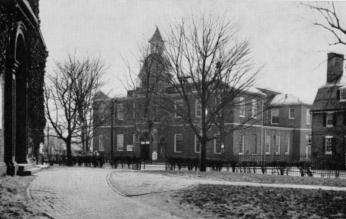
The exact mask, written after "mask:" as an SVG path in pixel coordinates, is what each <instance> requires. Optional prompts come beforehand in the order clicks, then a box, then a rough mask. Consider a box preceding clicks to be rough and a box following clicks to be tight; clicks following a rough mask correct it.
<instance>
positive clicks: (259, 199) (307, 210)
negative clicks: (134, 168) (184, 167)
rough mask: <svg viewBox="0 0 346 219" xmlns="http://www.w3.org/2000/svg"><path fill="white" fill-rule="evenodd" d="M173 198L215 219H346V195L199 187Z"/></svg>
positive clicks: (260, 188) (341, 193) (174, 195)
mask: <svg viewBox="0 0 346 219" xmlns="http://www.w3.org/2000/svg"><path fill="white" fill-rule="evenodd" d="M172 197H173V198H174V199H177V200H178V201H179V203H180V205H181V206H182V207H184V208H190V209H191V210H194V211H196V212H199V214H201V215H214V216H213V218H216V217H218V218H345V217H346V192H335V191H321V190H302V189H287V188H285V189H284V188H268V187H247V186H227V185H197V186H194V187H190V188H187V189H183V190H180V191H178V192H176V193H175V194H173V195H172ZM207 217H208V216H207ZM209 217H210V216H209Z"/></svg>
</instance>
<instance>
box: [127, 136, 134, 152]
mask: <svg viewBox="0 0 346 219" xmlns="http://www.w3.org/2000/svg"><path fill="white" fill-rule="evenodd" d="M135 145H136V134H133V135H132V144H129V145H126V151H134V148H135Z"/></svg>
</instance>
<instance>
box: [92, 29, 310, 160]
mask: <svg viewBox="0 0 346 219" xmlns="http://www.w3.org/2000/svg"><path fill="white" fill-rule="evenodd" d="M149 42H150V45H151V53H150V54H149V55H148V57H147V58H146V59H145V60H144V65H143V68H142V69H141V70H140V72H139V75H138V78H139V79H140V81H141V83H140V84H141V85H140V86H139V87H138V88H136V89H135V90H130V91H128V93H127V96H126V97H123V98H110V97H108V96H107V95H105V94H103V93H99V94H98V95H97V97H96V98H95V104H94V110H93V111H94V121H95V122H96V124H101V125H99V126H98V127H95V132H94V139H93V148H94V150H97V151H102V152H103V153H104V154H110V153H111V152H113V155H114V156H137V157H142V158H143V159H146V160H151V159H152V158H153V157H154V156H153V154H157V156H158V159H159V160H164V159H165V158H167V157H185V158H198V157H199V156H200V145H199V142H198V139H197V138H196V136H195V135H194V132H193V131H192V130H191V128H190V127H189V126H188V125H187V124H185V123H184V122H183V120H182V119H181V118H180V116H179V114H178V113H177V110H175V113H168V112H164V111H163V110H162V109H160V107H156V106H155V105H154V104H151V105H150V108H149V111H150V112H151V117H150V121H151V124H150V125H151V131H150V132H149V131H148V129H147V125H148V124H146V119H145V118H144V112H143V111H144V110H145V109H143V106H144V104H145V91H146V90H147V89H146V88H147V87H146V86H148V84H153V85H154V86H157V88H155V89H161V92H166V93H167V94H168V95H169V96H170V97H171V98H172V100H174V101H171V102H172V103H173V104H172V103H169V104H171V105H170V107H171V108H172V109H178V108H179V107H178V104H180V103H181V100H179V96H178V95H177V94H176V91H175V90H174V88H173V87H170V86H169V85H168V84H165V83H164V81H165V80H164V79H165V78H167V77H170V75H169V74H170V73H169V71H167V69H166V68H165V65H162V64H163V63H166V61H165V58H164V56H163V55H162V51H163V49H164V41H163V40H162V38H161V34H160V32H159V30H158V29H157V30H156V31H155V33H154V35H153V37H152V38H151V40H150V41H149ZM149 62H150V63H151V64H153V66H151V67H150V68H149V69H150V70H151V69H153V71H154V72H152V71H149V72H150V75H145V72H148V71H146V70H145V69H144V68H146V67H147V65H146V64H147V63H149ZM250 97H251V98H250ZM215 101H217V98H215ZM236 101H237V102H239V103H240V104H239V106H237V107H229V108H227V107H226V108H225V110H224V114H225V116H224V125H225V127H226V128H230V129H231V128H234V127H237V126H242V128H241V129H239V130H235V131H233V132H232V133H230V134H228V135H225V136H222V135H221V133H219V132H218V130H217V129H216V128H211V132H210V133H209V135H210V136H216V139H215V140H212V141H210V142H209V143H208V144H207V158H211V159H232V158H234V157H237V158H241V159H245V160H250V159H256V160H260V159H275V158H280V157H285V158H287V159H296V160H299V159H300V154H301V153H304V154H307V155H309V154H310V135H311V128H310V127H311V126H310V112H309V110H310V107H311V105H309V104H307V103H304V102H303V101H301V100H300V99H299V98H297V97H294V96H293V95H287V94H282V93H279V92H274V91H271V90H268V89H262V88H255V87H252V88H250V89H249V90H247V91H246V92H243V93H242V94H241V95H239V97H238V98H237V100H236ZM153 102H154V101H153ZM167 104H168V103H167ZM190 106H191V107H192V108H193V110H192V111H193V114H194V122H195V123H196V124H198V123H199V122H200V116H201V107H200V104H199V103H198V101H196V100H192V103H191V105H190ZM267 109H268V110H267ZM112 132H113V133H112ZM112 138H113V139H112Z"/></svg>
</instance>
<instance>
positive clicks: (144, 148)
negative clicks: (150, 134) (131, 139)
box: [140, 141, 150, 161]
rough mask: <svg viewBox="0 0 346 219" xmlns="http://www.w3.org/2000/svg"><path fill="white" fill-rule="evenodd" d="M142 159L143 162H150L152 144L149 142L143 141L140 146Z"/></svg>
mask: <svg viewBox="0 0 346 219" xmlns="http://www.w3.org/2000/svg"><path fill="white" fill-rule="evenodd" d="M140 151H141V153H140V154H141V159H142V160H143V161H150V144H149V141H143V142H141V144H140Z"/></svg>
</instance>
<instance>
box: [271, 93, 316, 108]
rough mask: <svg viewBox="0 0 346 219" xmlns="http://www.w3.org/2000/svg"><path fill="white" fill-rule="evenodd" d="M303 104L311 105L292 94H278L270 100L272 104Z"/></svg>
mask: <svg viewBox="0 0 346 219" xmlns="http://www.w3.org/2000/svg"><path fill="white" fill-rule="evenodd" d="M301 104H306V105H309V104H308V103H306V102H304V101H302V100H301V99H299V98H298V97H296V96H294V95H292V94H276V95H275V96H274V98H273V99H272V100H271V101H270V105H272V106H278V105H280V106H281V105H301Z"/></svg>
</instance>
